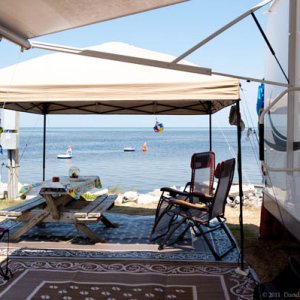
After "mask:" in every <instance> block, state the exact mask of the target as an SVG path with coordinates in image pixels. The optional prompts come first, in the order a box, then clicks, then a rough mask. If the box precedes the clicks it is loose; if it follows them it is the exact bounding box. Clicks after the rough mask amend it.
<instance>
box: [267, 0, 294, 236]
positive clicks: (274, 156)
mask: <svg viewBox="0 0 300 300" xmlns="http://www.w3.org/2000/svg"><path fill="white" fill-rule="evenodd" d="M268 13H269V16H268V25H267V32H266V34H267V37H268V39H269V41H270V43H271V45H272V47H273V49H274V51H275V53H276V56H277V58H278V60H279V62H280V64H281V65H282V67H283V70H284V72H285V73H286V75H287V76H288V79H289V84H290V86H291V87H300V36H299V34H300V1H297V0H276V1H274V2H273V3H272V5H271V7H270V8H269V12H268ZM265 79H267V80H273V81H277V82H284V83H287V80H286V78H285V76H284V74H283V72H282V70H281V69H280V68H279V66H278V63H277V62H276V60H275V58H274V56H273V55H272V54H271V52H270V50H269V49H266V60H265ZM284 90H286V88H285V87H279V86H274V85H266V86H265V103H264V107H265V109H266V108H268V106H269V105H270V104H271V103H272V102H273V101H274V100H275V99H276V97H277V96H278V95H279V94H280V93H281V92H283V91H284ZM264 123H265V128H264V129H265V130H264V135H265V136H264V141H265V143H264V157H265V161H264V163H265V166H266V171H267V176H266V187H265V189H264V201H263V206H264V208H266V210H267V211H268V212H270V213H271V215H273V216H274V217H275V218H276V219H277V220H278V221H279V222H280V223H281V224H282V225H283V226H284V227H285V228H286V229H287V230H288V231H289V232H290V233H292V234H293V235H294V236H295V237H296V238H297V239H298V240H300V230H299V228H300V92H298V91H293V92H287V93H286V94H285V95H284V96H283V97H281V99H280V100H279V101H278V102H277V104H276V105H275V106H274V107H273V108H272V109H271V110H270V111H269V113H266V115H265V117H264Z"/></svg>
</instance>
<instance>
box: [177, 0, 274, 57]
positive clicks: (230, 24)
mask: <svg viewBox="0 0 300 300" xmlns="http://www.w3.org/2000/svg"><path fill="white" fill-rule="evenodd" d="M271 1H272V0H264V1H262V2H260V3H258V4H257V5H256V6H254V7H252V8H251V9H249V10H248V11H246V12H244V13H243V14H242V15H240V16H239V17H237V18H235V19H234V20H232V21H231V22H229V23H227V24H226V25H225V26H223V27H222V28H220V29H219V30H217V31H215V32H214V33H213V34H211V35H210V36H208V37H207V38H205V39H204V40H202V41H201V42H199V43H198V44H197V45H195V46H194V47H192V48H191V49H189V50H187V51H186V52H184V53H183V54H181V55H180V56H178V57H177V58H176V59H175V60H173V63H178V62H180V61H181V60H182V59H184V58H185V57H187V56H188V55H190V54H192V53H193V52H194V51H196V50H197V49H199V48H200V47H202V46H203V45H205V44H206V43H208V42H209V41H210V40H212V39H214V38H215V37H217V36H218V35H220V34H221V33H222V32H224V31H226V30H227V29H229V28H230V27H232V26H233V25H235V24H236V23H238V22H240V21H242V20H243V19H245V18H246V17H248V16H249V15H251V14H252V13H254V12H255V11H257V10H258V9H260V8H262V7H263V6H265V5H267V4H268V3H270V2H271Z"/></svg>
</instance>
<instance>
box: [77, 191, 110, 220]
mask: <svg viewBox="0 0 300 300" xmlns="http://www.w3.org/2000/svg"><path fill="white" fill-rule="evenodd" d="M107 198H108V196H107V195H101V196H99V197H97V198H96V199H95V200H94V201H91V202H90V203H89V204H88V205H86V206H85V207H84V208H82V209H81V210H80V211H79V212H77V213H75V214H74V216H75V217H86V216H87V215H88V213H89V212H91V211H93V209H95V208H96V207H97V206H98V205H99V204H101V203H102V202H103V201H105V200H106V199H107Z"/></svg>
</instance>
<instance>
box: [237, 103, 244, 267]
mask: <svg viewBox="0 0 300 300" xmlns="http://www.w3.org/2000/svg"><path fill="white" fill-rule="evenodd" d="M236 112H237V146H238V151H237V152H238V154H237V169H238V177H239V197H240V218H239V221H240V246H241V270H244V224H243V180H242V151H241V150H242V147H241V133H242V130H241V126H240V122H241V115H240V102H239V101H236Z"/></svg>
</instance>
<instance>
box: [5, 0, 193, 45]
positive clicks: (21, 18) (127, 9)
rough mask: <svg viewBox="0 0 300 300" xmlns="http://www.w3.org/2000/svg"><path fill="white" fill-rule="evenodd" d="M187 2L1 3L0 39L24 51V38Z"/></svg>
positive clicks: (76, 0) (12, 0) (19, 0)
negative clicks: (12, 43) (15, 44)
mask: <svg viewBox="0 0 300 300" xmlns="http://www.w3.org/2000/svg"><path fill="white" fill-rule="evenodd" d="M184 1H187V0H126V1H124V0H108V1H107V0H84V1H82V0H72V1H66V0H1V5H0V36H3V37H4V38H6V39H8V40H11V41H12V42H14V43H17V44H19V45H21V46H23V47H25V48H30V44H29V43H28V41H27V40H28V39H30V38H34V37H38V36H41V35H45V34H50V33H54V32H59V31H63V30H67V29H71V28H75V27H80V26H84V25H88V24H93V23H97V22H101V21H106V20H111V19H115V18H118V17H122V16H127V15H131V14H135V13H138V12H143V11H147V10H151V9H154V8H159V7H162V6H167V5H171V4H175V3H179V2H184Z"/></svg>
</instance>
